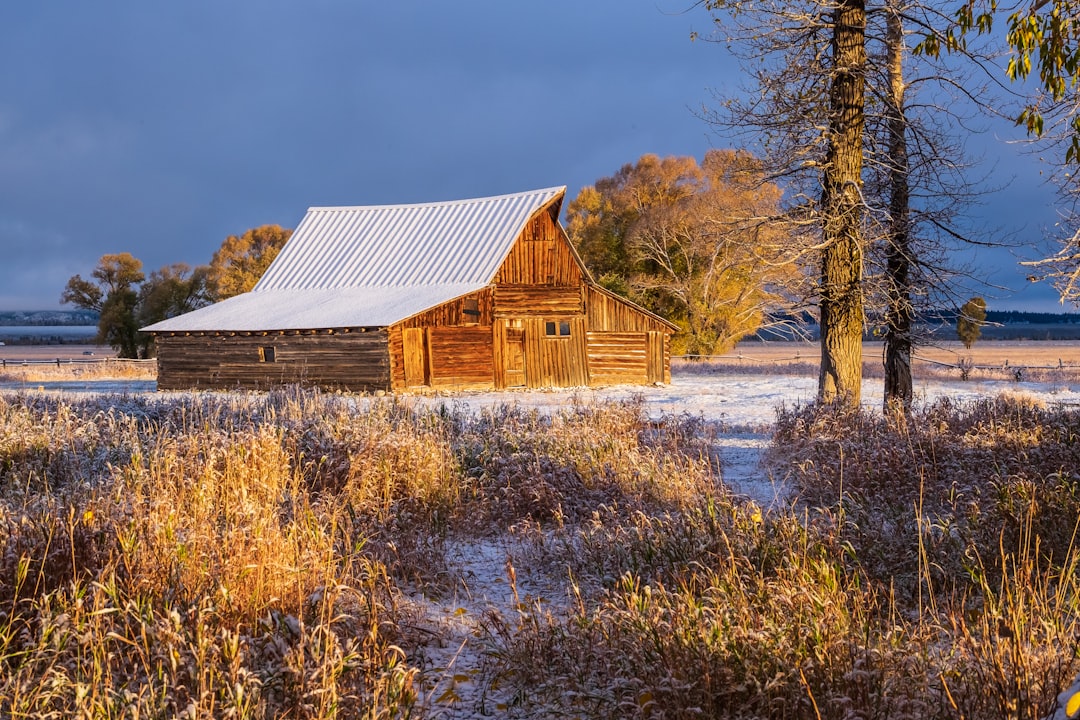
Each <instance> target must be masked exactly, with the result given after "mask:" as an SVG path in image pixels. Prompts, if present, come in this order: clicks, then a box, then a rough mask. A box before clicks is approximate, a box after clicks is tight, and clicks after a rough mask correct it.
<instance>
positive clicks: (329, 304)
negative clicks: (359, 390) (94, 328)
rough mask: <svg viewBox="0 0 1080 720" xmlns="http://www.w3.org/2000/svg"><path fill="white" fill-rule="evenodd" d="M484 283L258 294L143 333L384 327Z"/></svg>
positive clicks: (269, 291)
mask: <svg viewBox="0 0 1080 720" xmlns="http://www.w3.org/2000/svg"><path fill="white" fill-rule="evenodd" d="M484 286H485V284H483V283H481V284H468V283H459V284H449V285H428V286H422V287H406V286H399V287H394V288H330V289H328V288H318V289H306V288H302V289H290V290H262V291H259V292H249V293H244V294H243V295H237V296H235V297H231V298H228V299H227V300H222V301H221V302H219V303H214V304H213V305H208V306H206V307H204V308H199V309H198V310H194V311H192V312H189V313H185V314H183V315H178V316H177V317H174V318H170V319H168V320H163V321H161V322H159V323H155V324H154V325H151V326H149V327H146V328H143V330H145V331H147V332H240V331H252V332H259V331H264V330H308V329H312V328H345V327H385V326H387V325H393V324H394V323H396V322H400V321H402V320H404V319H406V318H409V317H412V316H413V315H416V314H417V313H420V312H423V311H424V310H427V309H428V308H431V307H433V306H435V305H439V304H441V303H444V302H446V301H447V300H453V299H454V298H457V297H461V296H462V295H468V294H469V293H471V292H474V291H476V290H479V289H481V288H483V287H484Z"/></svg>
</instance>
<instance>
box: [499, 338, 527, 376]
mask: <svg viewBox="0 0 1080 720" xmlns="http://www.w3.org/2000/svg"><path fill="white" fill-rule="evenodd" d="M503 379H504V381H505V382H506V387H525V329H524V328H520V327H507V328H506V343H505V344H504V345H503Z"/></svg>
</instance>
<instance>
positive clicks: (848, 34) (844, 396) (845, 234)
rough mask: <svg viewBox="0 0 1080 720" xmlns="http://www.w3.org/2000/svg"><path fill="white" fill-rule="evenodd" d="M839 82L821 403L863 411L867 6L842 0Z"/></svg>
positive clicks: (825, 204) (825, 257) (828, 189)
mask: <svg viewBox="0 0 1080 720" xmlns="http://www.w3.org/2000/svg"><path fill="white" fill-rule="evenodd" d="M831 45H832V48H831V50H832V59H833V75H832V78H831V79H830V83H829V115H828V131H827V135H826V137H827V142H828V149H827V151H826V155H825V166H824V168H823V170H822V178H821V184H822V193H821V212H822V246H823V247H822V251H821V282H820V286H819V292H820V296H821V310H820V313H821V316H820V321H821V371H820V373H819V376H818V396H819V398H820V399H821V400H822V401H823V402H840V403H842V404H845V405H852V406H857V405H858V404H859V401H860V399H861V394H862V336H863V285H862V279H863V251H864V247H863V235H862V213H863V206H864V203H863V201H862V193H861V188H862V180H863V178H862V167H863V131H864V127H865V105H866V87H865V79H866V4H865V2H864V1H863V0H841V2H840V3H839V4H838V5H837V7H836V8H835V9H834V10H833V18H832V40H831Z"/></svg>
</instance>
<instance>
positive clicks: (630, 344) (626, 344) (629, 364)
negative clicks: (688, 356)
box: [585, 286, 671, 385]
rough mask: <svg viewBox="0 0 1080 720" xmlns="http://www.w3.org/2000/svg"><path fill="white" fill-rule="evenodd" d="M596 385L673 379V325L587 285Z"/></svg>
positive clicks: (591, 360) (591, 361)
mask: <svg viewBox="0 0 1080 720" xmlns="http://www.w3.org/2000/svg"><path fill="white" fill-rule="evenodd" d="M585 314H586V325H587V328H588V336H587V337H588V356H589V378H590V380H591V382H592V384H593V385H616V384H641V383H656V382H663V383H669V382H671V352H670V349H669V341H670V335H671V328H670V327H668V326H667V325H665V324H664V323H663V322H661V321H660V320H658V319H656V318H654V317H652V316H651V315H649V314H648V313H646V312H644V311H642V310H641V309H640V308H637V307H635V306H634V305H632V304H630V303H628V302H626V301H624V300H622V299H620V298H618V297H615V296H614V295H611V294H609V293H606V292H604V291H602V290H600V289H598V288H595V287H592V286H588V287H586V288H585Z"/></svg>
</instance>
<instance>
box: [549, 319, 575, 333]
mask: <svg viewBox="0 0 1080 720" xmlns="http://www.w3.org/2000/svg"><path fill="white" fill-rule="evenodd" d="M544 335H546V336H547V337H570V321H569V320H561V321H555V320H548V321H547V322H545V323H544Z"/></svg>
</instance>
